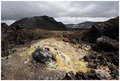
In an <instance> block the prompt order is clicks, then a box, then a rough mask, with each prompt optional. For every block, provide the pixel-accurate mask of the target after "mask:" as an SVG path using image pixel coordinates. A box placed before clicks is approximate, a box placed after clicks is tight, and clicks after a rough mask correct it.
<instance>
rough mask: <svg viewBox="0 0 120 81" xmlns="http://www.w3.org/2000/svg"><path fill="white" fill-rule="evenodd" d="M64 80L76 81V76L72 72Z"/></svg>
mask: <svg viewBox="0 0 120 81" xmlns="http://www.w3.org/2000/svg"><path fill="white" fill-rule="evenodd" d="M64 80H75V74H74V73H73V72H72V71H70V72H68V73H66V75H65V78H64Z"/></svg>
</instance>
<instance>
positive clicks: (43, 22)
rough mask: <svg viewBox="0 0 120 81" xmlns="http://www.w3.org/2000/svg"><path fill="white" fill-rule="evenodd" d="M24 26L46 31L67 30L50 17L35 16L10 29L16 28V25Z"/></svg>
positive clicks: (22, 20)
mask: <svg viewBox="0 0 120 81" xmlns="http://www.w3.org/2000/svg"><path fill="white" fill-rule="evenodd" d="M19 24H21V25H24V26H27V27H36V28H40V29H46V30H66V29H67V28H66V26H65V25H64V24H63V23H61V22H57V21H55V20H54V19H53V18H52V17H48V16H35V17H30V18H23V19H20V20H18V21H16V22H15V23H13V24H12V25H10V27H15V26H16V25H19Z"/></svg>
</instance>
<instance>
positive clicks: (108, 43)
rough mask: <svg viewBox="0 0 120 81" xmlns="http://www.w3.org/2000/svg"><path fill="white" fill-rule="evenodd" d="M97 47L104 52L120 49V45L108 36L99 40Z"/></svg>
mask: <svg viewBox="0 0 120 81" xmlns="http://www.w3.org/2000/svg"><path fill="white" fill-rule="evenodd" d="M97 47H98V48H99V49H102V50H108V51H115V50H118V49H119V43H118V42H117V41H116V40H114V39H111V38H109V37H106V36H102V37H100V38H97Z"/></svg>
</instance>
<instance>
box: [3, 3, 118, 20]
mask: <svg viewBox="0 0 120 81" xmlns="http://www.w3.org/2000/svg"><path fill="white" fill-rule="evenodd" d="M1 4H2V7H1V15H2V17H1V18H2V20H7V19H13V20H16V19H21V18H24V17H32V16H41V15H47V16H51V17H55V18H58V17H116V16H118V15H119V2H118V1H103V2H102V1H50V2H48V1H2V2H1Z"/></svg>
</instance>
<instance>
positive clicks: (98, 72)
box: [63, 69, 112, 80]
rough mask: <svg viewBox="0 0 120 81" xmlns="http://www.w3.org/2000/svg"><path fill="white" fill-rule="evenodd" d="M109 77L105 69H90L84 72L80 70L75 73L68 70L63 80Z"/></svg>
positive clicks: (104, 78) (103, 78)
mask: <svg viewBox="0 0 120 81" xmlns="http://www.w3.org/2000/svg"><path fill="white" fill-rule="evenodd" d="M111 78H112V77H111V75H110V74H109V73H108V72H107V71H106V70H102V69H91V70H90V71H88V72H86V73H84V72H80V71H79V72H77V73H76V74H74V73H73V72H68V73H66V76H65V77H64V78H63V80H110V79H111Z"/></svg>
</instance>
